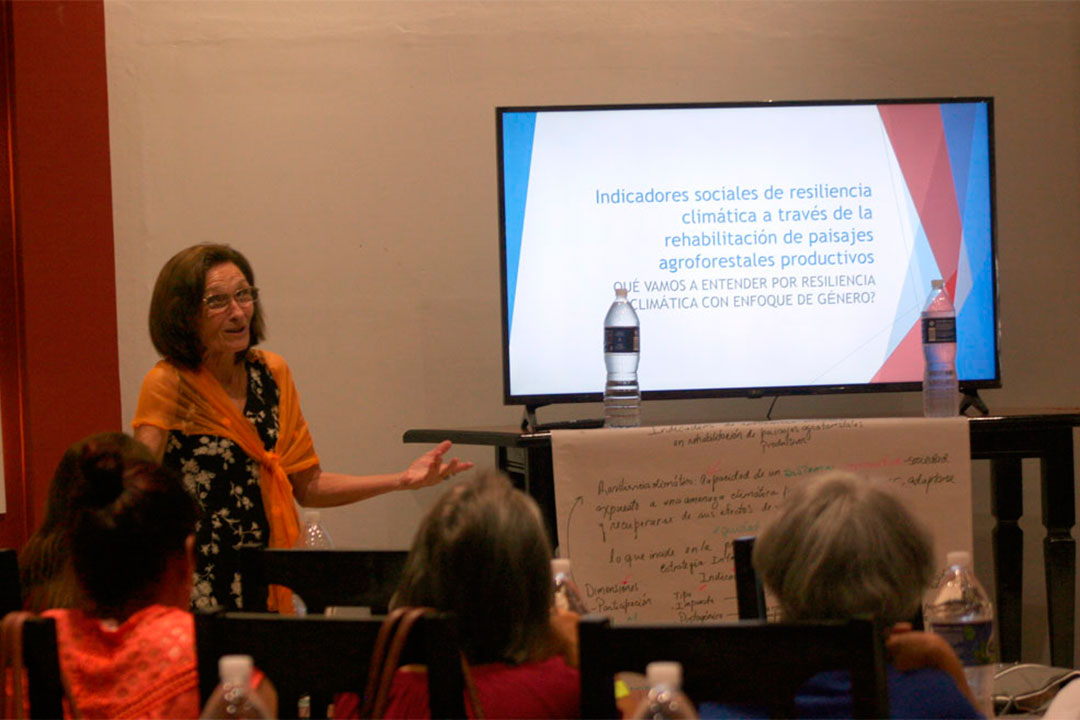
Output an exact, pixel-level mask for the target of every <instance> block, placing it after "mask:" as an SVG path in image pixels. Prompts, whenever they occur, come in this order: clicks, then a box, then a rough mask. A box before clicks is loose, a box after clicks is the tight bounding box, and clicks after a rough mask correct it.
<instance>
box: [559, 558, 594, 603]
mask: <svg viewBox="0 0 1080 720" xmlns="http://www.w3.org/2000/svg"><path fill="white" fill-rule="evenodd" d="M551 577H552V581H553V582H554V583H555V607H557V608H559V609H560V610H570V611H571V612H575V613H577V614H578V615H585V614H587V613H588V612H589V611H588V610H587V609H586V607H585V601H584V600H583V599H582V598H581V591H580V590H578V586H577V584H576V583H575V582H574V580H573V578H571V577H570V560H569V558H555V559H553V560H552V561H551Z"/></svg>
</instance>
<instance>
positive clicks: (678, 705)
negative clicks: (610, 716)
mask: <svg viewBox="0 0 1080 720" xmlns="http://www.w3.org/2000/svg"><path fill="white" fill-rule="evenodd" d="M682 670H683V669H682V664H681V663H677V662H651V663H649V664H648V665H646V666H645V682H646V683H647V684H648V686H649V694H648V695H646V697H645V699H644V700H642V701H641V704H640V705H639V706H638V707H637V709H636V710H635V711H634V713H633V715H632V717H633V718H634V719H635V720H693V719H694V718H696V717H697V710H695V709H694V705H693V703H691V702H690V700H689V699H688V698H687V697H686V695H684V694H683V692H682Z"/></svg>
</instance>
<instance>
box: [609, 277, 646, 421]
mask: <svg viewBox="0 0 1080 720" xmlns="http://www.w3.org/2000/svg"><path fill="white" fill-rule="evenodd" d="M639 353H640V343H639V327H638V316H637V313H636V312H634V308H633V307H631V306H630V302H629V301H628V300H627V299H626V288H615V302H613V303H611V307H610V308H609V309H608V311H607V316H606V317H605V318H604V364H605V365H607V385H605V386H604V427H637V426H638V425H640V424H641V389H640V388H639V387H638V379H637V367H638V355H639Z"/></svg>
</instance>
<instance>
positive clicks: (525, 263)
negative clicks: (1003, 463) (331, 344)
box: [500, 102, 996, 395]
mask: <svg viewBox="0 0 1080 720" xmlns="http://www.w3.org/2000/svg"><path fill="white" fill-rule="evenodd" d="M987 112H988V110H987V106H986V104H985V103H983V102H967V103H895V104H894V103H882V104H861V105H860V104H818V105H801V104H797V105H775V106H774V105H765V106H745V107H731V106H724V107H685V106H684V107H667V108H661V107H647V108H624V109H594V110H584V109H560V110H544V109H541V110H521V111H517V110H514V109H503V110H501V112H500V122H501V128H500V129H501V146H500V150H501V153H502V174H503V175H502V190H503V215H504V217H503V220H504V227H503V232H504V243H505V246H504V251H505V259H506V262H505V268H504V270H505V273H506V288H507V297H506V298H505V302H506V309H507V316H506V317H507V323H508V328H507V330H508V332H507V336H508V338H509V347H508V358H509V380H510V386H509V390H510V394H512V395H544V394H551V393H567V394H576V393H598V392H602V390H603V387H604V381H605V368H604V363H603V350H602V348H603V345H602V342H603V319H604V315H605V313H606V312H607V309H608V306H609V305H610V304H611V301H612V300H613V299H614V296H615V293H614V288H616V287H619V286H622V287H625V288H627V290H628V295H629V299H630V301H631V303H632V305H633V306H634V308H635V310H636V311H637V314H638V317H639V319H640V323H641V331H640V337H641V361H640V366H639V368H638V377H639V381H640V383H641V388H642V390H643V391H646V392H647V391H679V390H707V389H730V388H772V387H776V388H781V387H793V386H796V387H797V386H826V385H834V386H835V385H849V384H864V383H875V382H912V381H920V380H921V379H922V355H921V348H920V345H919V342H920V338H919V323H918V320H919V313H920V311H921V309H922V307H923V305H924V304H925V302H926V299H927V297H928V295H929V292H930V287H931V281H932V280H933V279H935V278H943V279H944V280H945V281H946V287H947V288H948V289H949V291H950V292H951V294H952V296H953V298H954V300H955V303H956V307H957V316H958V335H959V338H960V340H959V345H960V348H959V350H960V351H959V357H958V370H959V373H960V377H961V380H976V379H992V378H995V377H996V361H995V357H996V347H995V341H996V335H995V326H996V320H995V319H994V316H993V313H994V291H993V251H992V243H991V210H990V193H991V188H990V183H991V178H990V147H989V140H988V132H989V130H988V118H987Z"/></svg>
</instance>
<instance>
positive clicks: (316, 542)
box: [296, 510, 334, 550]
mask: <svg viewBox="0 0 1080 720" xmlns="http://www.w3.org/2000/svg"><path fill="white" fill-rule="evenodd" d="M296 547H297V548H300V549H304V550H329V549H331V548H333V547H334V543H333V542H332V541H331V540H330V533H328V532H326V528H324V527H323V526H322V523H320V522H319V511H318V510H305V511H304V522H303V524H302V525H301V526H300V537H299V538H298V539H297V541H296Z"/></svg>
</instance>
